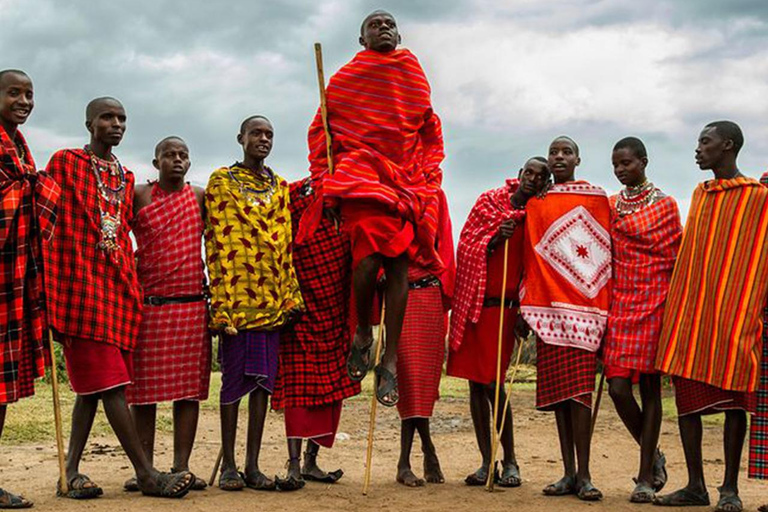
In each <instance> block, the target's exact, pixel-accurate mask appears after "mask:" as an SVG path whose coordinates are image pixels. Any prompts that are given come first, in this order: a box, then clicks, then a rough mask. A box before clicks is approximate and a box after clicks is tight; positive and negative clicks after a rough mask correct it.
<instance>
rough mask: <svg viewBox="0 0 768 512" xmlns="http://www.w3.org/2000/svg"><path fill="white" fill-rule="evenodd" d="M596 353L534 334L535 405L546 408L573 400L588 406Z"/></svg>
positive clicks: (593, 381)
mask: <svg viewBox="0 0 768 512" xmlns="http://www.w3.org/2000/svg"><path fill="white" fill-rule="evenodd" d="M596 371H597V356H596V355H595V353H594V352H588V351H586V350H582V349H580V348H575V347H560V346H557V345H552V344H550V343H545V342H544V341H542V340H541V338H539V337H538V336H537V337H536V408H537V409H539V410H541V411H549V410H552V409H553V408H554V406H555V405H557V404H559V403H561V402H565V401H566V400H574V401H575V402H578V403H580V404H581V405H583V406H585V407H589V408H590V409H591V408H592V392H593V391H594V390H595V372H596Z"/></svg>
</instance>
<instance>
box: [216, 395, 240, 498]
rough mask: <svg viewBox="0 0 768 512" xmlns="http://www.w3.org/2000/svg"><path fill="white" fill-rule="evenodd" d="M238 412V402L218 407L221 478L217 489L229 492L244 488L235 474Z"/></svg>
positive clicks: (236, 473)
mask: <svg viewBox="0 0 768 512" xmlns="http://www.w3.org/2000/svg"><path fill="white" fill-rule="evenodd" d="M239 410H240V400H238V401H237V402H233V403H231V404H221V405H219V414H220V417H221V453H222V457H221V476H219V487H220V488H222V489H224V490H227V491H230V490H240V489H242V488H243V487H244V486H245V482H244V481H243V480H242V478H241V477H240V475H239V474H238V472H237V461H236V460H235V441H236V440H237V416H238V412H239Z"/></svg>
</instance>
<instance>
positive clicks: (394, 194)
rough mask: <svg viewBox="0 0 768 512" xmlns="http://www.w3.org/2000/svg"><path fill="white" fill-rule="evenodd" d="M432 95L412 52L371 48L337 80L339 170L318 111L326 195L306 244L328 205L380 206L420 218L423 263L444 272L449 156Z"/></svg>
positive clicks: (315, 155) (315, 135) (311, 216)
mask: <svg viewBox="0 0 768 512" xmlns="http://www.w3.org/2000/svg"><path fill="white" fill-rule="evenodd" d="M430 94H431V91H430V87H429V82H428V81H427V78H426V76H425V75H424V71H423V70H422V68H421V65H420V64H419V61H418V59H417V58H416V57H415V56H414V55H413V54H412V53H411V52H410V51H408V50H404V49H403V50H394V51H392V52H388V53H378V52H375V51H372V50H363V51H361V52H359V53H358V54H357V55H355V57H354V58H353V59H352V60H351V61H350V62H349V63H347V64H346V65H345V66H344V67H342V68H341V69H340V70H339V71H338V72H337V73H336V74H335V75H333V77H331V79H330V81H329V83H328V89H327V98H328V121H329V124H330V127H331V133H332V137H333V156H334V164H335V171H334V174H333V175H332V176H331V175H329V174H328V161H327V158H326V146H325V133H324V130H323V124H322V119H321V117H320V112H319V111H318V113H317V115H316V116H315V119H314V121H313V122H312V125H311V126H310V128H309V135H308V142H309V152H310V154H309V161H310V172H311V174H312V178H313V180H314V183H315V186H316V189H317V192H318V197H317V200H316V201H313V203H312V204H311V205H310V207H309V209H308V211H307V214H306V215H305V217H304V219H303V220H302V222H301V228H300V230H299V232H298V234H297V236H296V240H297V243H298V244H301V243H303V241H304V240H305V239H306V238H308V236H310V235H311V233H312V232H313V231H314V230H315V229H316V228H317V226H318V225H319V223H320V217H321V208H322V205H323V200H325V201H326V202H327V203H336V202H338V201H339V200H341V201H345V200H364V201H372V202H374V203H376V204H379V205H383V206H384V207H385V208H387V209H388V210H390V211H391V212H392V214H393V215H397V216H400V217H403V218H406V219H409V220H410V221H412V222H413V223H414V224H415V226H416V243H417V244H418V249H417V251H416V254H415V256H414V259H415V261H416V263H417V264H418V265H419V266H422V267H425V268H428V269H429V270H430V271H431V272H433V273H439V272H441V271H442V269H443V264H442V262H441V261H440V259H439V256H438V255H437V253H436V252H435V236H436V234H437V230H438V225H437V224H438V208H439V201H438V196H437V189H438V188H439V187H440V184H441V182H442V171H441V170H440V163H441V162H442V160H443V158H444V156H445V155H444V152H443V135H442V129H441V125H440V119H439V118H438V117H437V115H436V114H435V113H434V112H433V110H432V104H431V99H430Z"/></svg>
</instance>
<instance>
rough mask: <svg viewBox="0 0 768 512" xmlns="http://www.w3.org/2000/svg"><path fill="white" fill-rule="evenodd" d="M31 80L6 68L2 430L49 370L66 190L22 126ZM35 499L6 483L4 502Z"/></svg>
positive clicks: (0, 192)
mask: <svg viewBox="0 0 768 512" xmlns="http://www.w3.org/2000/svg"><path fill="white" fill-rule="evenodd" d="M34 104H35V102H34V89H33V87H32V80H30V78H29V76H27V74H26V73H24V72H23V71H18V70H10V69H9V70H5V71H0V290H1V291H0V325H2V326H3V327H2V328H3V331H4V332H2V333H1V334H0V368H2V370H0V435H2V432H3V426H4V425H5V413H6V409H7V407H8V404H11V403H15V402H17V401H18V400H19V399H20V398H25V397H28V396H31V395H33V394H34V392H35V382H34V381H35V379H36V378H38V377H42V376H43V375H44V373H45V366H46V363H47V361H46V359H47V357H46V354H47V352H46V350H45V344H44V341H43V340H44V338H43V336H44V330H45V318H44V312H43V309H42V307H41V306H42V304H41V302H42V297H41V292H42V282H41V277H42V276H41V274H42V268H41V265H42V257H41V256H42V255H41V242H42V241H43V240H44V239H45V240H47V239H50V237H51V235H52V234H53V227H54V224H55V222H56V203H57V201H58V198H59V194H60V190H59V187H58V185H56V183H55V182H54V181H53V180H52V179H51V178H50V177H49V176H47V175H46V174H45V173H42V172H40V173H38V172H37V171H36V169H35V161H34V160H33V159H32V154H31V153H30V152H29V147H27V142H26V140H25V139H24V136H23V135H22V134H21V131H19V129H18V127H19V125H22V124H24V123H25V122H26V121H27V118H29V114H30V113H31V112H32V108H33V107H34ZM31 506H32V502H31V501H29V500H27V499H25V498H23V497H22V496H16V495H15V494H12V493H10V492H8V491H5V490H3V489H0V508H27V507H31Z"/></svg>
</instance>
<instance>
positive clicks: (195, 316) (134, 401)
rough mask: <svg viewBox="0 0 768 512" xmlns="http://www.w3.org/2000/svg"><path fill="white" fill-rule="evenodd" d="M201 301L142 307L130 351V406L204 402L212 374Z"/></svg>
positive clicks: (205, 322) (203, 303)
mask: <svg viewBox="0 0 768 512" xmlns="http://www.w3.org/2000/svg"><path fill="white" fill-rule="evenodd" d="M207 324H208V308H207V306H206V303H205V302H204V301H200V302H192V303H188V304H166V305H163V306H144V316H143V318H142V321H141V328H140V329H139V341H138V343H137V344H136V351H135V352H134V353H133V366H134V375H133V384H132V385H131V386H128V388H127V389H126V390H125V397H126V400H127V401H128V403H129V404H130V405H146V404H156V403H158V402H170V401H176V400H205V399H206V398H208V384H209V381H210V375H211V338H210V336H209V334H208V332H209V331H208V325H207Z"/></svg>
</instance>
